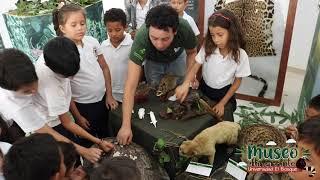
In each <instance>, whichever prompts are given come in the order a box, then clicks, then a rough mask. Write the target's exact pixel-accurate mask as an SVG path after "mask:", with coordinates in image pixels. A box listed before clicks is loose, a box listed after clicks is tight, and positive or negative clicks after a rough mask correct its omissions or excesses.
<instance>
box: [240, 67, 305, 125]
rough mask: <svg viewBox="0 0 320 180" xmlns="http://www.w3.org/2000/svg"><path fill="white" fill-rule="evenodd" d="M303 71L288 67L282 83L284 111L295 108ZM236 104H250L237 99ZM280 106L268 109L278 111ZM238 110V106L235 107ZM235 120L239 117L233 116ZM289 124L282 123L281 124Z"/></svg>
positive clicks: (290, 110) (289, 111)
mask: <svg viewBox="0 0 320 180" xmlns="http://www.w3.org/2000/svg"><path fill="white" fill-rule="evenodd" d="M304 75H305V71H303V70H298V69H294V68H290V67H289V68H288V69H287V73H286V78H285V83H284V89H283V95H282V103H281V105H282V104H284V105H285V106H284V107H285V111H286V112H288V113H291V112H292V111H293V110H294V109H297V105H298V102H299V98H300V92H301V88H302V85H303V80H304ZM237 102H238V105H245V106H250V102H248V101H244V100H237ZM280 108H281V106H280V107H276V106H270V107H269V108H268V110H275V111H279V110H280ZM237 110H239V108H238V109H237ZM235 120H236V121H238V120H239V118H238V117H237V116H235ZM287 125H289V124H288V123H287V124H284V125H282V126H287Z"/></svg>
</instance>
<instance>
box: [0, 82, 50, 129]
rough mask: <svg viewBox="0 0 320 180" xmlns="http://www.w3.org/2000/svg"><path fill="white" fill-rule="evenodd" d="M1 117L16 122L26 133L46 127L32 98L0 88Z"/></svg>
mask: <svg viewBox="0 0 320 180" xmlns="http://www.w3.org/2000/svg"><path fill="white" fill-rule="evenodd" d="M0 102H1V106H0V115H1V117H2V118H3V119H4V120H5V121H8V120H14V121H15V122H16V123H17V124H18V125H19V127H20V128H21V129H22V130H23V131H24V132H25V133H26V134H28V133H32V132H34V131H36V130H38V129H40V128H42V127H43V126H44V125H45V120H44V119H43V118H42V117H41V116H40V115H39V114H38V113H36V111H35V105H34V102H33V99H32V96H23V95H17V94H16V93H15V92H13V91H8V90H6V89H2V88H0Z"/></svg>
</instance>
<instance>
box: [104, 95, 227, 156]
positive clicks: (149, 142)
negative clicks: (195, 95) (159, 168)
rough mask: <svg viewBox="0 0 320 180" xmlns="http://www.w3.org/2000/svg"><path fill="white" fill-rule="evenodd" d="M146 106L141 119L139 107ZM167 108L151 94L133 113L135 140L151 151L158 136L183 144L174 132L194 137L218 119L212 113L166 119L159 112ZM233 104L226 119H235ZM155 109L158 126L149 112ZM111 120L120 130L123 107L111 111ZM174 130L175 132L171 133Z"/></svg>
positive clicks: (114, 126) (116, 129)
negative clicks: (186, 117) (183, 118)
mask: <svg viewBox="0 0 320 180" xmlns="http://www.w3.org/2000/svg"><path fill="white" fill-rule="evenodd" d="M141 107H143V108H145V109H146V111H145V112H146V114H145V116H144V119H142V120H141V119H139V117H138V110H139V108H141ZM164 108H165V103H163V102H160V101H159V99H158V98H157V97H155V96H153V95H151V96H150V97H149V99H148V101H147V102H146V103H142V104H136V105H134V113H133V114H132V121H131V122H132V131H133V141H134V142H136V143H138V144H140V145H141V146H143V147H144V148H146V149H147V150H148V151H149V152H151V151H152V149H153V145H154V143H155V142H156V141H157V139H158V138H163V139H164V140H167V141H168V140H169V141H170V142H173V143H176V144H181V142H182V141H184V140H183V139H181V138H177V136H176V135H174V134H173V133H176V134H179V135H183V136H186V137H187V138H189V139H192V138H193V137H194V136H195V135H197V134H198V133H199V132H201V131H202V130H203V129H205V128H207V127H209V126H212V125H214V124H215V123H217V120H215V119H213V118H212V116H210V115H208V114H207V115H202V116H198V117H194V118H191V119H187V120H164V119H161V118H160V116H159V112H160V111H161V110H163V109H164ZM230 109H231V105H230V106H228V105H227V107H226V110H225V119H233V112H232V111H231V110H230ZM150 111H153V112H154V114H155V116H156V119H157V121H158V122H157V127H156V128H155V127H154V126H153V124H151V123H150V121H151V120H150V116H149V114H148V113H149V112H150ZM109 120H110V123H111V126H112V128H113V130H114V132H115V133H117V132H118V130H119V128H120V126H121V123H122V108H121V107H119V108H118V109H117V110H115V111H112V112H110V116H109ZM170 132H173V133H170Z"/></svg>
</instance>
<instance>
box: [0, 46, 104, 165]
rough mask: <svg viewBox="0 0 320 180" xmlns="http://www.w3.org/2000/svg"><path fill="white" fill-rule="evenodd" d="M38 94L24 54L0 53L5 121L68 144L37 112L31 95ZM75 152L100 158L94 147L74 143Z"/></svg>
mask: <svg viewBox="0 0 320 180" xmlns="http://www.w3.org/2000/svg"><path fill="white" fill-rule="evenodd" d="M37 91H38V76H37V74H36V71H35V68H34V65H33V64H32V62H31V60H30V59H29V57H28V56H27V55H25V54H24V53H23V52H21V51H19V50H16V49H3V50H1V51H0V102H1V106H0V115H1V117H2V118H3V119H5V120H14V121H15V122H16V123H17V124H18V125H19V126H20V128H21V129H22V130H23V131H24V132H25V133H26V134H30V133H48V134H51V135H52V136H53V137H54V138H55V139H57V140H59V141H64V142H71V141H70V140H69V139H67V138H66V137H64V136H62V135H61V134H59V133H58V132H56V131H55V130H53V129H52V128H51V127H50V126H48V125H47V124H46V120H45V119H44V117H43V116H42V115H41V114H39V113H37V111H36V106H35V103H34V101H33V96H34V94H36V93H37ZM74 145H75V147H76V150H77V152H78V153H79V154H80V155H82V156H83V157H85V158H86V159H88V160H89V161H92V162H95V161H97V159H99V156H100V155H99V154H97V152H99V151H101V150H98V149H95V148H90V149H87V148H84V147H81V146H79V145H77V144H74Z"/></svg>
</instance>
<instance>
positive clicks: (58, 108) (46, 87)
mask: <svg viewBox="0 0 320 180" xmlns="http://www.w3.org/2000/svg"><path fill="white" fill-rule="evenodd" d="M35 67H36V72H37V75H38V78H39V81H38V82H39V83H38V92H37V93H36V94H35V95H34V102H35V105H36V107H37V108H36V110H37V111H38V112H39V114H41V115H42V116H43V118H44V119H45V120H46V123H47V124H48V125H49V126H50V127H55V126H58V125H59V124H61V122H60V120H59V118H58V116H59V115H61V114H64V113H66V112H68V111H69V107H70V102H71V87H70V80H69V79H68V78H64V77H62V75H58V74H56V73H54V72H53V71H52V70H51V69H50V68H49V67H48V66H46V65H45V61H44V58H43V55H41V56H40V58H39V60H38V61H37V62H36V65H35Z"/></svg>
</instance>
